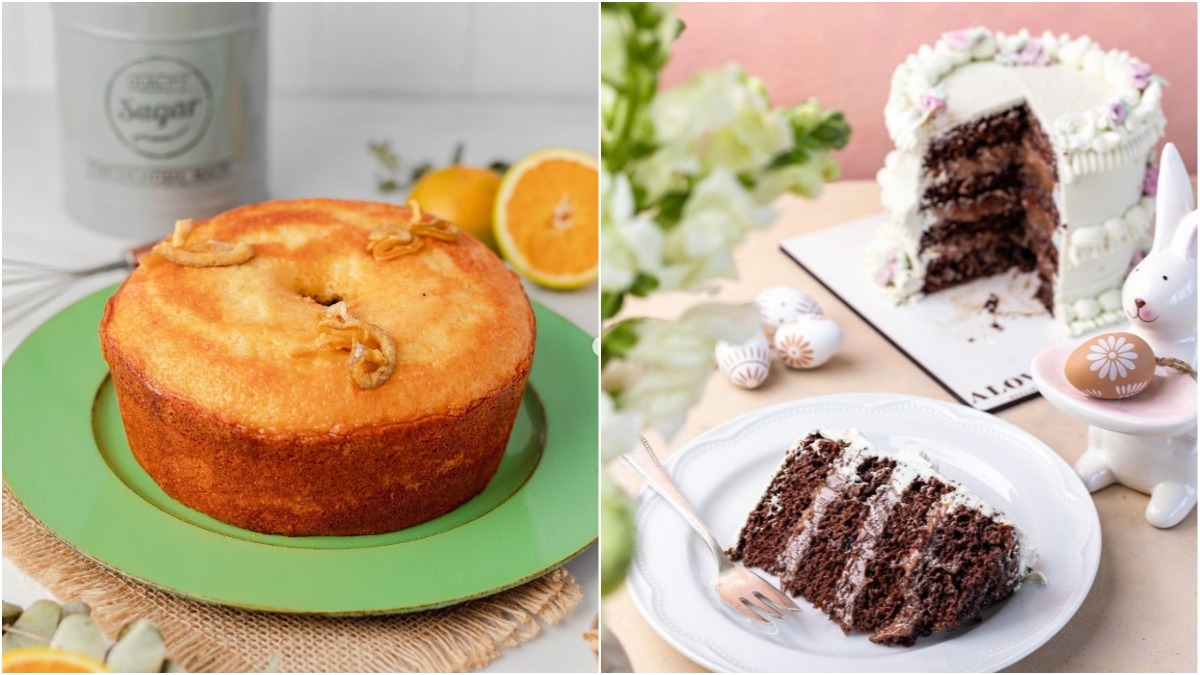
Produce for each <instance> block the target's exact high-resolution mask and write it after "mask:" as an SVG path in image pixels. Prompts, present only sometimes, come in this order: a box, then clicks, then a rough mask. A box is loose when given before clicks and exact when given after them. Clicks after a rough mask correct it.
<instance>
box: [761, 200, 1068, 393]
mask: <svg viewBox="0 0 1200 675" xmlns="http://www.w3.org/2000/svg"><path fill="white" fill-rule="evenodd" d="M885 218H886V216H885V215H884V214H882V213H880V214H877V215H874V216H868V217H866V218H860V219H858V220H853V221H850V222H848V223H842V224H841V225H836V226H833V227H827V228H824V229H822V230H820V231H818V232H814V233H813V234H806V235H802V236H799V237H792V238H790V239H787V240H785V241H784V242H783V243H782V244H780V248H782V249H783V252H784V253H786V254H787V255H788V256H789V257H791V258H792V259H793V260H795V261H796V262H797V263H799V265H800V266H801V267H803V268H804V269H805V270H806V271H807V272H808V273H809V274H811V275H812V276H813V277H814V278H815V279H816V280H817V281H818V282H820V284H821V285H822V286H824V287H825V288H826V289H828V290H829V292H830V293H833V294H834V295H835V296H837V297H838V299H840V300H841V301H842V302H844V303H845V304H846V305H847V306H848V307H849V308H850V309H851V310H853V311H854V313H855V314H858V316H859V317H860V318H862V320H863V321H866V322H867V323H868V324H870V325H871V327H872V328H874V329H875V330H876V331H878V332H879V334H880V335H882V336H883V337H884V338H885V339H887V341H888V342H891V343H892V344H893V345H894V346H895V347H896V348H897V349H899V350H900V351H901V352H903V353H904V355H905V356H907V357H908V358H909V359H911V360H912V362H913V363H915V364H917V366H918V367H920V368H921V370H923V371H925V373H926V374H928V375H929V376H930V377H932V378H933V379H934V381H936V382H937V383H938V384H940V385H941V386H942V387H943V388H944V389H945V390H946V391H948V392H950V393H951V394H952V395H953V396H954V397H955V398H957V399H958V400H959V401H961V402H962V403H964V404H966V405H969V406H971V407H974V408H976V409H978V410H983V411H985V412H995V411H997V410H1000V409H1002V408H1006V407H1008V406H1010V405H1014V404H1017V403H1020V402H1021V401H1025V400H1028V399H1030V398H1033V397H1034V396H1037V395H1038V390H1037V386H1036V385H1035V384H1034V382H1033V377H1032V376H1031V374H1030V364H1031V363H1032V362H1033V358H1034V357H1035V356H1037V355H1038V353H1039V352H1041V351H1042V350H1044V349H1046V348H1047V347H1049V346H1050V345H1052V344H1054V343H1055V342H1061V341H1062V340H1063V339H1064V338H1066V337H1067V336H1066V334H1065V332H1064V331H1063V329H1062V328H1061V327H1060V326H1058V325H1057V324H1056V323H1055V322H1054V319H1053V318H1052V317H1051V316H1050V314H1049V313H1048V312H1047V311H1046V309H1045V307H1043V306H1042V304H1041V303H1039V302H1038V301H1037V300H1035V299H1034V297H1033V295H1034V292H1035V291H1036V290H1037V287H1038V280H1037V279H1036V277H1035V276H1034V275H1033V273H1022V272H1017V271H1016V270H1010V271H1009V272H1006V273H1005V274H1001V275H998V276H995V277H989V278H986V279H976V280H975V281H971V282H968V283H966V284H963V285H962V286H957V287H955V288H950V289H947V290H944V291H940V292H938V293H934V294H932V295H927V296H924V297H922V298H920V300H919V301H917V302H912V303H908V304H905V305H902V306H900V307H897V306H894V305H892V304H891V303H889V302H888V301H887V300H885V299H884V298H883V296H882V294H880V292H879V287H878V286H876V284H875V282H874V280H873V279H872V278H871V275H872V270H871V269H870V267H869V266H868V264H867V259H866V257H867V246H868V244H869V242H871V240H872V239H873V238H874V236H875V233H876V232H877V231H878V229H879V227H880V226H881V225H883V223H884V219H885ZM992 294H995V296H996V297H998V298H999V304H998V306H997V307H996V308H995V311H994V312H988V311H987V310H986V309H985V308H984V305H985V304H986V303H987V301H988V298H989V296H991V295H992Z"/></svg>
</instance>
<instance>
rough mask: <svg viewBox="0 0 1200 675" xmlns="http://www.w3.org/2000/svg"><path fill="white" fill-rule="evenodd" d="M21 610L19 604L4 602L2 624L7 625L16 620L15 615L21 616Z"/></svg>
mask: <svg viewBox="0 0 1200 675" xmlns="http://www.w3.org/2000/svg"><path fill="white" fill-rule="evenodd" d="M22 611H24V610H22V609H21V606H20V605H14V604H12V603H11V602H6V603H4V625H5V626H7V625H9V624H11V623H12V622H14V621H16V620H17V617H19V616H21V612H22Z"/></svg>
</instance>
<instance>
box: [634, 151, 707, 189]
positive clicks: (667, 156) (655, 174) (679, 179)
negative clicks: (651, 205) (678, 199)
mask: <svg viewBox="0 0 1200 675" xmlns="http://www.w3.org/2000/svg"><path fill="white" fill-rule="evenodd" d="M699 172H700V159H699V158H698V157H697V156H696V153H695V152H694V151H693V150H692V149H691V148H689V147H688V146H687V145H686V144H684V143H671V144H667V145H663V146H661V147H659V149H658V150H657V151H655V152H654V153H653V154H651V155H650V156H649V157H646V158H644V159H641V160H639V161H638V162H637V163H636V164H634V165H633V167H632V170H631V173H632V175H633V182H634V183H636V184H637V185H638V187H641V188H642V189H643V190H645V191H646V199H647V200H648V201H650V202H657V201H658V200H659V199H661V198H662V197H663V196H664V195H666V194H667V193H668V192H671V191H674V190H680V189H686V188H687V177H688V176H694V175H696V174H697V173H699Z"/></svg>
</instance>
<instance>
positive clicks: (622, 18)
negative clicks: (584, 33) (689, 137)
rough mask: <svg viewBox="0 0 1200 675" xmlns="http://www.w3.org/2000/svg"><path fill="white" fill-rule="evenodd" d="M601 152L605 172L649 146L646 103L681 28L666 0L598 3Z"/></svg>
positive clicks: (651, 144) (640, 154)
mask: <svg viewBox="0 0 1200 675" xmlns="http://www.w3.org/2000/svg"><path fill="white" fill-rule="evenodd" d="M600 30H601V60H602V62H603V63H602V64H601V83H602V86H603V87H605V88H607V89H608V90H609V91H608V92H606V95H605V96H603V97H602V108H603V109H604V110H603V114H602V115H601V121H602V124H603V131H602V133H601V143H600V149H601V157H602V160H603V162H604V166H605V168H606V169H607V170H608V171H610V172H617V171H620V170H622V169H624V168H625V167H626V166H627V165H628V164H629V163H630V162H632V161H634V160H636V159H638V158H640V157H645V156H646V155H648V154H650V153H652V152H654V149H655V145H654V142H653V133H654V131H653V126H652V125H651V124H650V123H649V120H648V119H646V113H647V108H648V107H649V105H650V102H651V100H653V98H654V95H655V93H656V92H657V91H658V76H659V73H660V72H661V71H662V69H663V66H665V65H666V64H667V60H668V59H669V58H670V55H671V45H672V44H673V43H674V42H675V40H676V38H678V37H679V34H680V33H681V32H682V31H683V23H682V22H680V21H679V20H678V19H676V18H675V14H674V10H673V9H672V8H671V6H670V5H669V4H666V3H640V2H606V3H602V4H601V23H600Z"/></svg>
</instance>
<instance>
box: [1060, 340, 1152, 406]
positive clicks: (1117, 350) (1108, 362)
mask: <svg viewBox="0 0 1200 675" xmlns="http://www.w3.org/2000/svg"><path fill="white" fill-rule="evenodd" d="M1154 366H1155V363H1154V350H1152V349H1150V345H1148V344H1146V341H1145V340H1143V339H1142V338H1140V337H1138V336H1136V335H1134V334H1133V333H1102V334H1100V335H1096V336H1094V337H1090V338H1088V339H1087V340H1086V341H1085V342H1084V343H1083V344H1081V345H1079V347H1077V348H1076V349H1075V351H1073V352H1071V355H1070V356H1068V357H1067V363H1066V366H1065V368H1066V375H1067V381H1068V382H1070V383H1071V385H1072V386H1074V387H1075V388H1076V389H1078V390H1079V391H1082V392H1083V393H1085V394H1087V395H1088V396H1091V397H1092V398H1101V399H1105V400H1110V401H1112V400H1117V399H1123V398H1129V397H1131V396H1137V395H1138V394H1140V393H1142V391H1144V390H1145V389H1146V387H1148V386H1150V382H1151V380H1153V379H1154Z"/></svg>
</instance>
